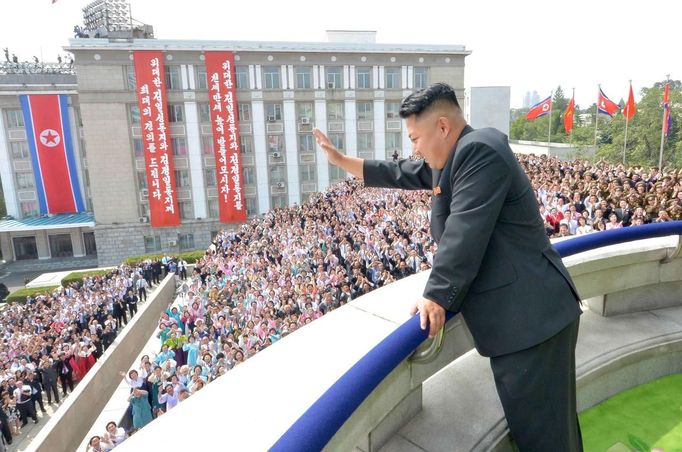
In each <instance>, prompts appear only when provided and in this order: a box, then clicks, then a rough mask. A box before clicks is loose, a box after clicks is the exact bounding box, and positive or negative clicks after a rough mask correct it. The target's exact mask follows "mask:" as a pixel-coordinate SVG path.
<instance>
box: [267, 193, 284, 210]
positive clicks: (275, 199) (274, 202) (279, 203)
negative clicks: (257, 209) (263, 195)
mask: <svg viewBox="0 0 682 452" xmlns="http://www.w3.org/2000/svg"><path fill="white" fill-rule="evenodd" d="M270 205H271V208H273V209H276V208H277V207H286V206H287V200H286V196H272V197H271V198H270Z"/></svg>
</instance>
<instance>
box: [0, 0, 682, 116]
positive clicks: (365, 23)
mask: <svg viewBox="0 0 682 452" xmlns="http://www.w3.org/2000/svg"><path fill="white" fill-rule="evenodd" d="M2 3H3V7H2V18H3V20H2V21H1V25H0V48H5V47H8V48H9V49H10V54H11V53H16V54H17V55H18V56H19V57H20V59H21V60H29V59H31V58H32V56H33V55H36V56H38V58H42V59H43V60H44V61H56V59H57V54H58V53H62V54H64V51H63V50H62V47H63V46H65V45H67V44H68V39H69V38H72V37H73V33H72V29H73V26H74V25H76V24H82V8H83V7H84V6H85V5H87V4H88V3H89V1H87V0H57V2H56V3H54V4H52V0H20V1H19V0H4V1H3V2H2ZM130 3H131V6H132V15H133V18H135V19H137V20H139V21H142V22H144V23H148V24H151V25H153V26H154V33H155V36H156V37H157V38H159V39H210V40H263V41H268V40H275V41H325V40H326V34H325V31H326V30H335V29H343V30H375V31H376V32H377V42H379V43H415V44H416V43H419V44H451V45H464V46H466V48H467V49H468V50H471V51H472V52H473V53H472V54H471V55H470V56H468V57H467V58H466V60H465V80H464V85H465V87H471V86H510V87H511V107H512V108H518V107H521V106H522V103H523V96H524V94H525V93H526V91H533V90H535V91H537V92H538V94H539V95H540V98H544V97H546V96H548V95H549V94H550V91H551V90H555V89H556V87H557V86H559V85H560V86H561V87H562V89H563V91H564V93H565V94H566V97H570V93H571V91H572V88H575V97H576V103H577V104H578V105H580V106H581V107H582V108H585V107H587V106H589V105H590V104H593V103H594V102H595V101H596V97H597V89H598V88H597V87H598V84H601V87H602V89H603V90H604V92H605V93H606V95H607V96H608V97H610V98H611V99H612V100H614V101H615V102H618V101H619V100H620V99H621V98H623V99H627V93H628V81H629V80H632V85H633V89H634V91H635V99H639V97H640V95H639V92H640V90H641V88H642V87H648V86H651V85H653V84H654V83H655V82H658V81H662V80H665V77H666V75H667V74H670V78H671V79H673V80H677V79H680V78H682V58H679V56H677V55H678V52H679V48H680V44H681V43H682V37H681V35H680V34H679V33H678V32H674V31H673V30H674V28H675V27H674V26H673V23H674V20H675V17H679V16H680V13H682V5H678V4H677V2H674V1H664V0H648V1H646V2H641V1H638V2H622V1H621V2H619V1H615V0H591V1H587V0H571V1H565V2H553V1H548V0H516V1H511V0H507V1H503V0H496V1H486V0H472V1H469V2H461V1H459V2H458V1H450V2H445V1H432V0H421V1H419V2H404V1H394V2H383V1H375V2H372V1H367V0H362V1H360V0H342V1H335V2H330V1H317V2H314V1H308V0H306V1H282V0H276V1H273V0H260V1H253V0H241V1H239V0H237V1H235V0H191V1H187V0H131V2H130ZM233 18H234V19H235V20H233ZM0 58H2V54H0ZM431 81H435V80H431Z"/></svg>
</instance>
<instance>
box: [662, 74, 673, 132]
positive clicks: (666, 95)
mask: <svg viewBox="0 0 682 452" xmlns="http://www.w3.org/2000/svg"><path fill="white" fill-rule="evenodd" d="M672 125H673V118H672V116H670V83H666V84H665V89H664V90H663V133H664V134H665V136H668V133H670V128H671V127H672Z"/></svg>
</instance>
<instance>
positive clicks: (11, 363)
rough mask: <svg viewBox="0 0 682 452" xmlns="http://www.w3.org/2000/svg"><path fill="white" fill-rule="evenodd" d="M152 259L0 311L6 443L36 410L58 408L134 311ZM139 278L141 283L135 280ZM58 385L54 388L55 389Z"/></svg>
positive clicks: (151, 276) (151, 274) (149, 281)
mask: <svg viewBox="0 0 682 452" xmlns="http://www.w3.org/2000/svg"><path fill="white" fill-rule="evenodd" d="M157 270H158V272H159V273H160V272H161V271H162V270H161V269H160V266H159V264H158V263H157V262H151V261H145V262H142V263H140V264H138V265H136V266H128V265H121V266H119V267H116V268H114V269H112V270H111V271H110V272H109V273H108V274H106V275H104V276H91V277H86V278H84V279H83V280H82V281H81V282H79V283H73V284H71V285H69V286H68V287H60V288H59V289H57V290H54V291H53V292H52V293H44V294H41V295H36V296H34V297H31V296H29V297H27V299H26V301H25V303H11V304H8V305H5V306H4V307H3V309H2V311H0V397H1V398H2V409H0V426H1V430H2V437H3V440H4V441H5V443H7V444H11V443H12V441H13V438H15V437H16V436H17V435H19V434H20V432H21V429H22V428H23V427H25V426H26V425H27V424H28V422H29V419H30V420H33V422H35V423H36V424H37V423H38V422H39V416H38V408H40V412H41V413H42V414H44V413H46V411H47V410H46V408H45V399H47V400H46V402H47V405H52V404H53V403H54V404H56V405H59V403H60V402H61V400H62V399H63V398H65V397H66V396H67V395H68V394H69V393H70V392H72V391H73V389H74V386H75V385H76V384H77V383H78V382H79V381H80V380H82V379H83V377H84V376H85V375H86V374H87V372H88V371H89V370H90V369H91V368H92V367H93V365H94V363H95V362H96V361H97V359H99V358H100V356H102V354H103V353H104V351H105V350H106V349H107V348H108V347H109V346H110V345H111V344H112V343H113V341H114V339H115V338H116V335H117V333H118V331H120V329H121V328H122V327H123V326H124V325H125V324H126V323H127V322H128V319H129V318H132V316H133V315H135V313H136V312H137V304H138V296H137V294H138V293H141V294H143V295H146V293H145V292H146V289H144V290H138V289H137V288H138V287H140V286H144V288H146V287H150V286H151V285H153V283H154V281H156V282H158V279H159V278H158V275H156V276H155V274H156V273H157ZM140 281H144V283H140ZM59 386H61V390H60V388H59Z"/></svg>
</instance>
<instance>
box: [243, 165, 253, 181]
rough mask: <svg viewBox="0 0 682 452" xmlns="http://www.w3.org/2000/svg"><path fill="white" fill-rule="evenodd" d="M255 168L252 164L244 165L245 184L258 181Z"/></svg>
mask: <svg viewBox="0 0 682 452" xmlns="http://www.w3.org/2000/svg"><path fill="white" fill-rule="evenodd" d="M254 169H255V168H254V167H252V166H242V181H243V182H244V185H254V184H255V183H256V176H255V173H254Z"/></svg>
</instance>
